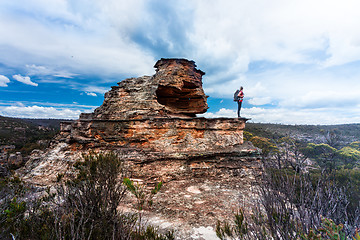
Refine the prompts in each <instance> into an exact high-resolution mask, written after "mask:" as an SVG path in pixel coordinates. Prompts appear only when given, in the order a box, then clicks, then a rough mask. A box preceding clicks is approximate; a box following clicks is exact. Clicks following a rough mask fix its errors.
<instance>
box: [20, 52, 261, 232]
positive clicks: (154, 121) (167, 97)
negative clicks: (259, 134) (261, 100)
mask: <svg viewBox="0 0 360 240" xmlns="http://www.w3.org/2000/svg"><path fill="white" fill-rule="evenodd" d="M155 68H156V73H155V74H154V75H153V76H144V77H139V78H130V79H125V80H123V81H121V82H119V83H118V85H117V86H114V87H112V89H111V90H110V91H109V92H107V93H106V94H105V99H104V102H103V104H102V105H101V106H100V107H98V108H97V109H95V111H94V112H93V113H90V114H81V115H80V118H79V119H78V120H76V121H72V122H64V123H62V125H61V133H60V134H59V135H58V136H57V138H56V141H54V142H53V144H52V146H51V148H49V149H48V150H47V151H45V152H37V153H34V154H33V155H32V156H31V160H30V161H29V162H28V163H27V165H26V167H25V168H24V169H22V170H21V172H22V174H23V175H24V178H25V179H26V180H27V181H29V182H32V183H34V184H38V185H50V184H54V183H55V182H56V176H57V174H65V175H66V174H72V173H73V171H74V170H73V168H72V164H73V163H74V162H75V161H76V160H78V159H79V158H80V156H81V154H82V153H87V152H89V151H107V150H112V151H115V152H117V153H118V154H119V156H120V158H121V159H123V160H124V161H126V162H127V164H128V166H129V176H130V177H131V178H132V179H134V180H136V181H138V182H141V183H143V184H145V185H148V186H149V187H151V186H153V184H154V183H156V182H158V181H163V182H164V185H163V189H162V190H161V192H160V193H159V194H158V195H157V196H156V198H155V201H154V207H153V208H152V209H148V210H146V211H145V213H144V214H145V215H146V216H147V217H148V220H149V221H150V222H153V223H157V224H159V225H160V227H164V228H175V229H176V230H177V232H178V239H211V237H214V236H215V235H214V231H213V228H214V227H215V225H216V221H217V219H229V218H231V217H232V213H233V212H234V211H235V210H236V208H237V207H238V206H239V205H238V204H239V199H241V200H242V201H243V202H244V204H251V201H252V199H254V198H256V194H254V191H253V190H252V185H253V183H254V179H255V176H256V175H258V174H259V152H258V150H257V149H255V148H254V147H253V146H252V145H251V143H247V142H245V143H244V141H243V129H244V128H245V122H246V120H247V119H245V118H214V119H207V118H198V117H196V114H199V113H204V112H206V110H207V108H208V106H207V103H206V99H207V96H206V95H205V93H204V91H203V89H202V76H203V75H204V73H203V72H202V71H200V70H198V69H196V65H195V63H194V62H193V61H188V60H186V59H161V60H159V61H158V62H157V63H156V64H155ZM133 201H134V199H133V198H132V197H131V196H128V204H124V205H122V206H121V207H122V209H124V211H125V210H127V209H128V210H129V211H134V209H133V205H132V202H133Z"/></svg>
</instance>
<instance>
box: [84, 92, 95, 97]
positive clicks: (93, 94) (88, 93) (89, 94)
mask: <svg viewBox="0 0 360 240" xmlns="http://www.w3.org/2000/svg"><path fill="white" fill-rule="evenodd" d="M86 95H88V96H92V97H97V95H96V93H93V92H86Z"/></svg>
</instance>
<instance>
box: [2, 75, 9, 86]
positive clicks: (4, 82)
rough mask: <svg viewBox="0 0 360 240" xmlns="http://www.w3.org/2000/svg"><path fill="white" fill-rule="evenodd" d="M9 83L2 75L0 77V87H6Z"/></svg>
mask: <svg viewBox="0 0 360 240" xmlns="http://www.w3.org/2000/svg"><path fill="white" fill-rule="evenodd" d="M9 82H10V80H9V78H7V77H6V76H4V75H0V87H7V86H8V85H7V84H8V83H9Z"/></svg>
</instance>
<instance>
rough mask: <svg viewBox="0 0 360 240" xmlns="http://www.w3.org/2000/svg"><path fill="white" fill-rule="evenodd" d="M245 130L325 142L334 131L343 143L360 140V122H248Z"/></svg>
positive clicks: (255, 133) (260, 134)
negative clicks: (302, 123)
mask: <svg viewBox="0 0 360 240" xmlns="http://www.w3.org/2000/svg"><path fill="white" fill-rule="evenodd" d="M245 131H248V132H250V133H253V134H254V135H257V136H262V137H267V138H270V139H272V138H274V137H283V136H289V137H293V138H296V139H299V140H302V141H306V142H314V143H319V142H324V139H325V136H326V134H328V133H330V132H332V133H335V134H336V135H337V136H338V137H339V141H340V142H342V144H343V145H346V144H348V143H351V142H354V141H360V124H341V125H284V124H270V123H246V127H245Z"/></svg>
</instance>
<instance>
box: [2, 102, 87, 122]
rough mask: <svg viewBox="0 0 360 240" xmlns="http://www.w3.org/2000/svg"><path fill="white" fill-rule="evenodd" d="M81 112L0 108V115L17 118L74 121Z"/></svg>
mask: <svg viewBox="0 0 360 240" xmlns="http://www.w3.org/2000/svg"><path fill="white" fill-rule="evenodd" d="M81 112H82V111H81V110H77V109H69V108H55V107H43V106H37V105H33V106H0V115H2V116H8V117H18V118H57V119H76V118H78V117H79V115H80V113H81Z"/></svg>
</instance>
